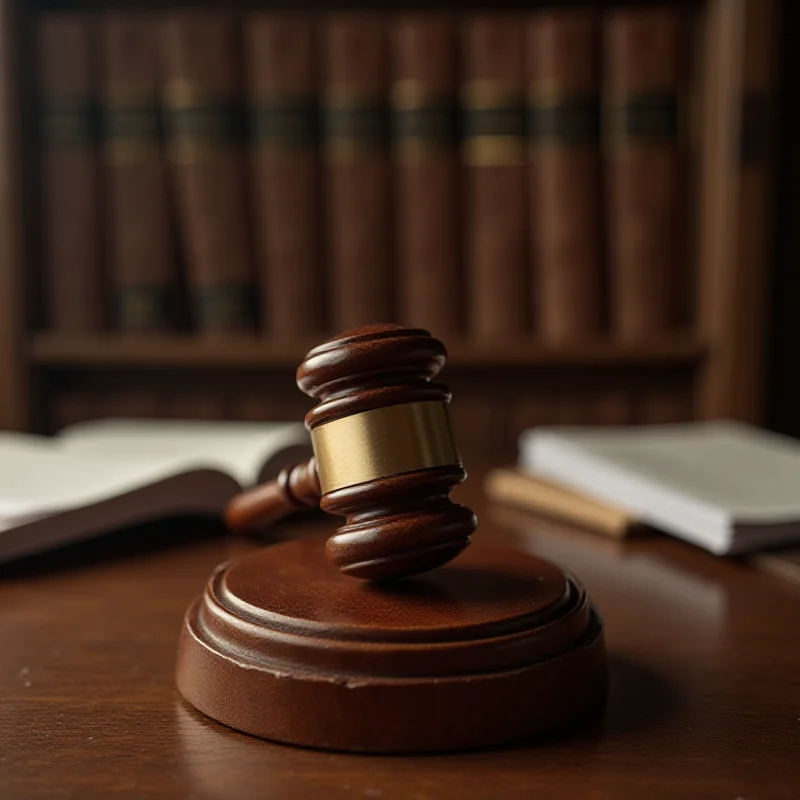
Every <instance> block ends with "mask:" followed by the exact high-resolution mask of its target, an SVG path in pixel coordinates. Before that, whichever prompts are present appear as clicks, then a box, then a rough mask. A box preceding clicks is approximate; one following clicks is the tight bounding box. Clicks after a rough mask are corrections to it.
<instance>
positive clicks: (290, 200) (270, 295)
mask: <svg viewBox="0 0 800 800" xmlns="http://www.w3.org/2000/svg"><path fill="white" fill-rule="evenodd" d="M314 34H315V29H314V24H313V22H312V20H311V17H309V16H300V15H293V14H272V13H261V12H259V13H254V14H251V15H250V16H248V17H247V18H246V20H245V31H244V35H245V42H246V48H245V50H246V64H247V66H246V71H247V80H248V103H249V111H250V114H249V116H250V128H249V129H250V145H251V146H250V164H251V175H252V196H253V212H254V217H253V218H254V232H255V242H256V248H257V263H258V274H259V278H260V296H261V303H260V309H261V325H262V329H263V330H264V331H265V332H266V333H268V334H269V335H270V336H273V337H275V338H284V339H288V338H291V337H295V336H305V335H307V336H314V335H319V334H320V333H322V332H323V331H324V330H325V320H324V318H323V309H322V297H323V285H322V270H321V261H320V257H321V252H320V251H321V248H320V240H319V236H320V226H319V218H318V217H319V208H318V202H319V198H318V194H319V191H318V190H319V174H318V173H319V159H318V157H317V144H318V104H317V84H318V76H317V63H316V61H317V54H318V52H317V47H316V42H315V36H314Z"/></svg>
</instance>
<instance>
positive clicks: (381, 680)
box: [176, 325, 606, 753]
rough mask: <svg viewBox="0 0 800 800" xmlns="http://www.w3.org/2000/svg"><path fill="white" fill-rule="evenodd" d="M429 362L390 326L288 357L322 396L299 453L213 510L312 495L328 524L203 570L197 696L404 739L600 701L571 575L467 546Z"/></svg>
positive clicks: (331, 744) (316, 732) (195, 613)
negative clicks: (317, 538)
mask: <svg viewBox="0 0 800 800" xmlns="http://www.w3.org/2000/svg"><path fill="white" fill-rule="evenodd" d="M444 360H445V350H444V347H443V345H442V344H441V342H438V341H437V340H436V339H434V338H432V337H431V336H430V334H428V333H427V332H426V331H422V330H413V329H405V328H401V327H399V326H395V325H378V326H369V327H365V328H360V329H357V330H355V331H349V332H347V333H345V334H341V335H340V336H337V337H335V338H334V339H332V340H330V341H329V342H326V343H325V344H323V345H321V346H320V347H317V348H315V349H314V350H312V351H311V352H310V353H309V354H308V355H307V357H306V359H305V361H304V362H303V364H302V365H301V366H300V368H299V369H298V373H297V374H298V384H299V386H300V387H301V388H302V389H303V390H304V391H306V392H307V393H309V394H311V395H312V396H314V397H317V398H319V400H320V403H319V404H318V405H317V406H316V408H314V409H313V410H312V411H311V412H310V413H309V414H308V416H307V417H306V424H307V426H308V427H309V429H310V430H311V436H312V442H313V445H314V452H315V459H314V460H312V462H310V463H309V464H306V465H301V466H299V467H298V468H296V469H294V470H290V471H288V472H286V473H284V475H283V476H282V478H281V479H280V481H279V482H278V483H277V484H276V485H274V486H271V487H267V488H266V489H265V490H264V492H263V493H262V494H257V495H253V496H251V497H250V498H249V499H247V498H242V499H241V502H239V503H238V504H234V505H233V506H232V512H231V514H229V521H231V522H233V523H234V524H237V523H238V524H239V525H240V526H241V527H247V525H248V524H251V523H252V522H253V520H255V519H259V518H262V519H263V518H265V517H268V516H270V515H272V516H275V513H276V509H278V510H279V511H280V512H281V513H282V512H283V511H285V510H286V509H290V508H294V507H303V506H308V505H313V504H315V503H316V501H317V498H318V497H319V498H320V499H319V502H320V505H321V507H322V508H323V509H324V510H326V511H329V512H331V513H334V514H339V515H342V516H344V517H345V524H344V525H343V526H342V527H340V528H339V529H338V531H337V532H336V534H335V535H334V536H332V537H331V538H330V539H329V540H328V542H327V543H325V544H323V543H320V542H314V541H297V542H288V543H284V544H279V545H275V546H273V547H266V548H263V549H262V550H260V551H257V552H255V553H253V554H251V555H248V556H246V557H244V558H241V559H239V560H237V561H234V562H231V563H228V564H224V565H222V566H221V567H219V568H218V569H217V570H216V572H215V573H214V574H213V575H212V576H211V579H210V580H209V582H208V585H207V586H206V590H205V592H204V594H203V595H202V596H201V597H200V598H198V599H197V600H196V601H195V602H194V603H193V604H192V605H191V606H190V608H189V610H188V612H187V614H186V618H185V620H184V625H183V629H182V633H181V639H180V642H179V649H178V662H177V670H176V680H177V685H178V689H179V690H180V692H181V694H182V695H183V696H184V697H185V698H186V699H187V700H188V701H189V702H190V703H191V704H193V705H194V706H195V707H196V708H198V709H199V710H200V711H202V712H203V713H205V714H207V715H208V716H210V717H213V718H214V719H217V720H219V721H220V722H223V723H225V724H227V725H229V726H231V727H233V728H236V729H238V730H241V731H245V732H247V733H251V734H254V735H256V736H261V737H264V738H268V739H274V740H277V741H282V742H288V743H291V744H298V745H305V746H311V747H318V748H324V749H334V750H355V751H362V752H395V753H403V752H426V751H444V750H461V749H470V748H476V747H486V746H490V745H497V744H501V743H504V742H509V741H514V740H518V739H523V738H526V737H529V736H531V735H532V734H535V733H541V732H543V731H546V730H550V729H552V728H556V727H561V726H563V725H565V724H567V723H568V722H570V721H572V720H574V719H575V718H576V717H579V716H581V715H583V714H585V713H586V712H588V711H589V710H590V709H592V708H595V707H597V706H599V704H600V702H601V700H602V699H603V697H604V695H605V687H606V669H605V650H604V644H603V635H602V624H601V622H600V619H599V617H598V616H597V614H596V613H595V612H594V610H593V609H592V606H591V604H590V603H589V600H588V598H587V596H586V593H585V592H584V590H583V588H582V587H581V585H580V584H579V583H578V581H577V580H575V579H574V578H573V577H571V576H569V575H567V574H566V573H565V572H563V571H562V570H561V569H559V568H558V567H556V566H554V565H552V564H549V563H547V562H545V561H542V560H540V559H537V558H534V557H532V556H529V555H526V554H523V553H520V552H518V551H515V550H512V549H508V548H502V547H494V546H491V545H489V544H481V543H478V544H470V538H471V535H472V533H473V530H474V528H475V524H476V521H475V517H474V515H473V513H472V512H471V511H470V510H469V509H467V508H464V507H463V506H459V505H456V504H455V503H453V502H452V501H451V500H450V498H449V492H450V490H451V488H452V487H453V485H454V484H456V483H458V482H460V481H462V480H464V478H465V477H466V473H465V472H464V469H463V467H462V465H461V461H460V458H459V455H458V451H457V449H456V446H455V443H454V441H453V437H452V433H451V430H450V424H449V418H448V413H447V403H448V402H449V400H450V393H449V391H448V390H447V388H446V387H444V386H442V385H440V384H437V383H434V382H433V380H432V379H433V378H434V377H435V376H436V375H437V374H438V372H439V370H440V369H441V367H442V365H443V364H444ZM265 498H266V501H267V502H266V503H265V502H264V501H265ZM479 535H480V534H479ZM468 545H469V546H468ZM354 578H361V579H362V580H354Z"/></svg>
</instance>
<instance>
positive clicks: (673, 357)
mask: <svg viewBox="0 0 800 800" xmlns="http://www.w3.org/2000/svg"><path fill="white" fill-rule="evenodd" d="M318 343H319V340H317V341H293V342H276V341H272V340H268V339H259V338H257V337H241V338H240V337H235V338H234V337H227V338H216V339H211V338H208V339H203V338H200V337H194V336H180V335H173V336H132V335H119V334H103V335H97V336H66V335H63V334H54V333H41V334H38V335H36V336H34V337H33V339H32V340H31V343H30V357H31V359H32V361H33V362H34V363H35V364H38V365H40V366H43V367H73V368H74V367H83V368H95V367H139V368H142V367H173V368H204V367H205V368H242V367H244V368H248V367H250V368H257V367H261V368H264V367H274V368H278V367H287V368H289V367H290V368H295V367H297V365H298V364H299V363H300V361H301V360H302V359H303V357H304V356H305V354H306V353H307V352H308V351H309V350H310V349H311V348H312V347H313V346H314V345H315V344H318ZM447 349H448V352H449V358H448V364H449V365H450V366H459V367H476V368H477V367H484V368H485V367H496V368H522V367H534V366H581V365H603V364H605V365H618V366H625V365H633V364H639V365H643V364H654V365H658V364H693V363H696V362H699V361H701V360H702V359H703V357H704V356H705V354H706V351H707V348H706V346H705V345H704V343H703V342H702V341H701V340H699V339H698V337H697V336H696V335H693V334H690V333H674V334H669V335H665V336H661V337H659V338H657V339H653V340H650V341H647V342H643V343H641V344H636V345H632V344H623V343H620V342H615V341H612V340H608V339H597V340H593V341H587V342H580V343H575V344H570V345H563V346H553V345H549V344H544V343H542V342H541V341H538V340H536V339H530V340H515V341H512V342H508V343H502V344H485V343H477V342H471V341H468V340H463V341H458V340H456V341H453V340H449V341H448V342H447Z"/></svg>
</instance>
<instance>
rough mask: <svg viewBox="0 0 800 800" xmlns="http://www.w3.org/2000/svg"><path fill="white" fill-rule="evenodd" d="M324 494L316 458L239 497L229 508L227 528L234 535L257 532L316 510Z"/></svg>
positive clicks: (226, 511) (297, 465) (285, 471)
mask: <svg viewBox="0 0 800 800" xmlns="http://www.w3.org/2000/svg"><path fill="white" fill-rule="evenodd" d="M320 495H321V492H320V488H319V477H318V476H317V462H316V461H315V460H314V459H313V458H312V459H310V460H309V461H307V462H304V463H302V464H295V465H294V466H293V467H288V468H287V469H284V470H281V472H280V474H279V475H278V477H277V478H276V479H275V480H274V481H270V482H269V483H264V484H262V485H261V486H256V487H255V488H254V489H250V490H248V491H246V492H242V493H241V494H237V495H236V497H234V498H233V499H232V500H231V501H230V502H229V503H228V505H227V507H226V509H225V525H226V526H227V527H228V530H230V531H232V532H234V533H257V532H259V531H261V530H262V529H263V528H264V527H266V526H267V525H270V524H271V523H273V522H277V521H278V520H279V519H282V518H283V517H286V516H288V515H289V514H292V513H293V512H295V511H299V510H302V509H304V508H316V507H317V506H318V505H319V498H320Z"/></svg>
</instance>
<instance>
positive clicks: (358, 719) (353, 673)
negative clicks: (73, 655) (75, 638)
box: [175, 541, 607, 753]
mask: <svg viewBox="0 0 800 800" xmlns="http://www.w3.org/2000/svg"><path fill="white" fill-rule="evenodd" d="M267 575H268V576H269V580H264V576H267ZM175 676H176V678H175V679H176V685H177V687H178V690H179V691H180V693H181V695H182V696H183V697H185V698H186V700H188V701H189V702H190V703H191V704H192V705H193V706H194V707H195V708H197V709H198V710H200V711H202V712H203V713H205V714H207V715H208V716H210V717H211V718H212V719H216V720H219V721H220V722H223V723H224V724H226V725H230V726H231V727H232V728H235V729H236V730H240V731H244V732H247V733H252V734H254V735H256V736H260V737H264V738H266V739H271V740H273V741H280V742H287V743H291V744H299V745H305V746H311V747H318V748H320V749H323V750H338V751H342V750H347V751H354V752H370V753H422V752H447V751H454V750H471V749H476V748H485V747H488V746H497V745H499V744H506V743H508V742H511V741H519V740H524V739H528V738H530V737H531V736H532V735H534V734H540V733H542V732H544V731H552V730H556V729H561V728H564V727H566V726H567V725H568V724H570V723H574V722H575V721H576V719H579V718H585V717H586V716H587V715H588V714H591V713H592V712H595V713H597V712H598V710H600V708H601V706H602V702H603V700H604V699H605V696H606V687H607V673H606V658H605V646H604V639H603V629H602V623H601V622H600V620H599V618H598V616H597V613H596V611H595V610H594V609H593V608H592V606H591V603H590V601H589V598H588V597H587V596H586V592H585V591H584V589H583V587H582V586H581V585H580V584H579V583H578V582H576V581H575V580H574V579H573V578H570V577H568V576H567V575H565V574H564V572H563V571H562V570H561V569H560V568H559V567H557V566H555V565H553V564H550V563H548V562H546V561H544V560H542V559H538V558H534V557H532V556H529V555H525V554H523V553H521V552H519V551H518V550H516V549H514V548H510V547H492V546H488V545H486V544H484V545H482V546H478V547H476V548H470V549H469V550H467V551H466V552H465V553H464V554H463V555H462V556H461V557H460V558H458V559H457V560H456V561H454V562H453V563H451V564H447V565H445V566H444V567H442V568H441V569H438V570H436V571H435V572H433V573H430V574H428V575H425V576H415V577H414V578H412V579H409V580H405V581H394V582H391V583H382V584H376V583H365V582H357V581H352V580H349V579H348V578H347V577H346V575H344V574H343V573H342V572H340V571H339V570H338V569H336V566H335V565H333V564H331V563H330V561H329V560H328V559H327V558H326V556H325V547H324V546H323V543H322V542H318V541H296V542H285V543H283V544H280V545H274V546H271V547H264V548H262V549H261V550H259V551H257V552H255V553H251V554H249V555H246V556H244V557H242V558H240V559H235V560H234V561H232V562H230V563H228V564H227V565H225V566H224V567H222V568H221V569H220V570H217V571H215V572H214V574H213V575H212V576H211V578H210V579H209V581H208V583H207V585H206V588H205V591H204V592H203V594H202V595H201V596H200V597H198V598H197V600H195V601H194V602H193V603H192V605H191V606H190V607H189V610H188V611H187V613H186V617H185V619H184V623H183V628H182V632H181V638H180V643H179V645H178V656H177V663H176V668H175Z"/></svg>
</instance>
